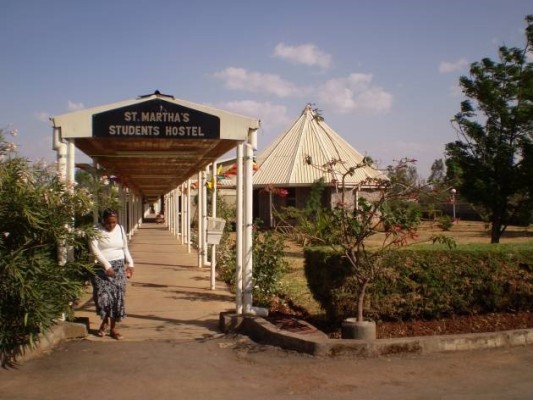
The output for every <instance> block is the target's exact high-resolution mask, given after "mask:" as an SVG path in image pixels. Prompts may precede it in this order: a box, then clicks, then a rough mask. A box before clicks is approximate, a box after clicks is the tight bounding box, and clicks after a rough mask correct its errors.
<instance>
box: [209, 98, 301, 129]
mask: <svg viewBox="0 0 533 400" xmlns="http://www.w3.org/2000/svg"><path fill="white" fill-rule="evenodd" d="M217 107H220V108H222V109H224V110H228V111H232V112H235V113H238V114H241V115H246V116H250V117H254V118H258V119H259V120H261V127H262V128H263V129H264V130H265V131H267V132H278V131H280V129H279V128H282V129H283V128H285V127H286V126H287V125H288V124H289V122H290V121H291V119H290V118H289V116H288V115H287V107H285V106H282V105H278V104H272V103H270V102H258V101H254V100H241V101H230V102H226V103H220V104H217Z"/></svg>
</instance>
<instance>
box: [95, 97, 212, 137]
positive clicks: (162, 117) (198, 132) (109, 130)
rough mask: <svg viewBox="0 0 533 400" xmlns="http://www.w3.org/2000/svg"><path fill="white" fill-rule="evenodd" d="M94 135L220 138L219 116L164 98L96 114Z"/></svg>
mask: <svg viewBox="0 0 533 400" xmlns="http://www.w3.org/2000/svg"><path fill="white" fill-rule="evenodd" d="M93 137H97V138H117V139H118V138H124V139H127V138H135V139H220V118H219V117H217V116H215V115H211V114H207V113H204V112H202V111H198V110H194V109H192V108H188V107H184V106H180V105H178V104H174V103H170V102H168V101H164V100H161V99H154V100H147V101H145V102H142V103H137V104H133V105H129V106H126V107H121V108H115V109H113V110H109V111H104V112H101V113H98V114H94V115H93Z"/></svg>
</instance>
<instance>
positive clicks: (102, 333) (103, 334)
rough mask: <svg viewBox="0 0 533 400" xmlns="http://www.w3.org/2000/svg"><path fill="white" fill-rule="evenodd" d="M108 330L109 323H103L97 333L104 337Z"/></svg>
mask: <svg viewBox="0 0 533 400" xmlns="http://www.w3.org/2000/svg"><path fill="white" fill-rule="evenodd" d="M106 330H107V324H102V325H100V328H99V329H98V332H97V333H96V335H97V336H100V337H104V336H105V331H106Z"/></svg>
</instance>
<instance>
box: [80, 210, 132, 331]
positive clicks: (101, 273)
mask: <svg viewBox="0 0 533 400" xmlns="http://www.w3.org/2000/svg"><path fill="white" fill-rule="evenodd" d="M89 245H90V248H91V252H92V253H93V255H94V256H95V257H96V259H97V260H98V264H99V267H100V268H97V269H96V271H95V275H94V278H93V282H92V283H93V299H94V303H95V305H96V313H97V314H98V315H100V317H101V318H102V324H101V325H100V328H99V329H98V336H101V337H103V336H105V334H106V331H107V328H108V327H109V328H110V331H109V335H110V336H111V337H112V338H114V339H117V340H121V339H123V336H122V335H121V334H120V333H119V332H118V331H117V330H116V323H117V322H120V321H121V320H122V319H123V318H124V317H126V311H125V307H124V303H125V301H124V300H125V294H126V278H130V277H131V276H132V275H133V267H134V266H133V259H132V258H131V254H130V252H129V250H128V240H127V238H126V234H125V232H124V228H122V226H121V225H119V224H118V213H117V212H116V211H115V210H113V209H110V208H108V209H106V210H104V213H103V215H102V224H100V225H99V226H98V235H97V238H96V239H95V240H93V241H91V242H90V244H89Z"/></svg>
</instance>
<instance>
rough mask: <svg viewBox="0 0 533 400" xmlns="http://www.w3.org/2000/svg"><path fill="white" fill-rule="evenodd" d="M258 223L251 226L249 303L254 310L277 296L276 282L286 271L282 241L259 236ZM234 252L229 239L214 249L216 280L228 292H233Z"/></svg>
mask: <svg viewBox="0 0 533 400" xmlns="http://www.w3.org/2000/svg"><path fill="white" fill-rule="evenodd" d="M257 225H258V223H257V222H256V223H255V224H254V230H253V247H252V251H253V269H252V279H253V294H252V296H253V300H254V304H255V305H258V306H265V307H268V306H270V304H271V302H272V300H273V299H274V298H275V297H276V295H278V294H279V291H280V281H281V278H282V276H283V274H284V273H285V272H286V271H287V267H288V264H287V262H286V260H285V259H284V248H285V245H284V241H283V237H282V236H280V235H277V234H275V233H274V232H271V231H267V232H261V231H259V230H258V229H257ZM235 260H236V249H235V241H234V240H231V239H230V238H229V235H228V236H226V237H224V235H223V237H222V240H221V246H220V247H219V249H218V258H217V266H218V268H219V277H220V278H221V279H222V280H223V281H224V282H225V283H226V284H227V285H228V286H229V288H230V290H231V291H233V292H235V290H236V287H235V285H236V276H235V274H236V263H235Z"/></svg>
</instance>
